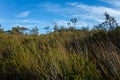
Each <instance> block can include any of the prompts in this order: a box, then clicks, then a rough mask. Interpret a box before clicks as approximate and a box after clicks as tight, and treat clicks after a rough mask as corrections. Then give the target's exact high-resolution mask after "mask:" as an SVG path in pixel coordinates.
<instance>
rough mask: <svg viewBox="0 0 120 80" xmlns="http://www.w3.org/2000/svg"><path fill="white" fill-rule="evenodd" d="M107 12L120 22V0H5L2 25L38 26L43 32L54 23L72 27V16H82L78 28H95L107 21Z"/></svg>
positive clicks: (0, 4)
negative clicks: (105, 15) (70, 23)
mask: <svg viewBox="0 0 120 80" xmlns="http://www.w3.org/2000/svg"><path fill="white" fill-rule="evenodd" d="M105 12H107V13H109V14H110V15H111V16H114V17H115V19H116V20H117V21H118V23H120V0H1V1H0V24H1V25H2V26H3V28H4V30H11V29H12V27H15V26H22V27H27V28H29V29H32V28H33V27H35V26H38V28H39V32H40V33H41V34H42V33H46V31H45V30H44V28H45V27H47V26H50V28H51V29H53V26H54V23H57V24H58V25H59V26H65V27H68V26H67V23H68V22H69V21H70V19H72V18H77V19H78V22H77V24H76V25H77V28H80V27H84V26H85V27H86V26H89V27H93V26H94V25H97V24H99V23H101V22H103V21H104V20H105V17H104V13H105Z"/></svg>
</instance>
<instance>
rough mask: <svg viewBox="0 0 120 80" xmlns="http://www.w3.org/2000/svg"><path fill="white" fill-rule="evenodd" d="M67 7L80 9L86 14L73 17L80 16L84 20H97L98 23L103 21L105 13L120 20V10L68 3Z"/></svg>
mask: <svg viewBox="0 0 120 80" xmlns="http://www.w3.org/2000/svg"><path fill="white" fill-rule="evenodd" d="M67 5H69V6H73V7H75V8H76V9H75V10H78V9H80V10H81V12H84V14H82V15H81V14H76V13H75V14H74V15H73V16H78V17H80V18H82V19H91V20H95V21H98V22H101V21H103V17H102V16H103V14H104V13H105V12H108V13H109V14H110V15H112V16H115V18H117V19H119V18H120V10H119V9H114V8H110V7H104V6H91V5H86V4H82V3H79V2H67Z"/></svg>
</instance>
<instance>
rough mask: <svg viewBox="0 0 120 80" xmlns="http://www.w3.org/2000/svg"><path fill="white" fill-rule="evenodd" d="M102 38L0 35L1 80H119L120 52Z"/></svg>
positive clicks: (68, 34)
mask: <svg viewBox="0 0 120 80" xmlns="http://www.w3.org/2000/svg"><path fill="white" fill-rule="evenodd" d="M101 34H102V33H95V34H93V33H92V32H90V31H88V32H87V31H76V32H75V31H74V32H72V31H70V32H65V31H63V32H61V33H59V34H57V33H50V34H47V35H41V36H25V35H6V34H4V35H0V79H1V80H110V79H111V80H119V79H120V77H119V71H120V70H119V66H120V63H119V59H120V58H119V52H118V51H117V48H116V46H115V45H114V44H113V43H112V41H111V40H110V39H109V37H108V36H107V35H106V34H104V33H103V34H102V35H101Z"/></svg>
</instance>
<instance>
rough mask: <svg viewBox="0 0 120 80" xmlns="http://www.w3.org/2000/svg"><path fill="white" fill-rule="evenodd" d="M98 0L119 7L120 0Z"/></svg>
mask: <svg viewBox="0 0 120 80" xmlns="http://www.w3.org/2000/svg"><path fill="white" fill-rule="evenodd" d="M99 1H101V2H105V3H108V4H110V5H112V6H115V7H120V0H99Z"/></svg>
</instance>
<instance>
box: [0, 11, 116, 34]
mask: <svg viewBox="0 0 120 80" xmlns="http://www.w3.org/2000/svg"><path fill="white" fill-rule="evenodd" d="M104 15H105V21H104V22H102V23H101V24H99V25H96V26H94V27H93V28H92V29H91V30H105V31H109V30H114V29H115V28H116V27H118V23H117V22H116V20H115V19H114V17H111V16H110V15H109V14H108V13H105V14H104ZM77 22H78V19H77V18H72V19H70V21H69V22H68V23H67V25H68V28H66V27H65V26H58V24H57V23H55V24H54V27H53V30H54V32H61V31H76V30H83V31H89V27H88V26H87V27H81V28H80V29H77V28H76V25H77ZM43 29H45V30H46V31H47V32H49V33H50V26H48V27H45V28H43ZM39 32H40V30H39V28H38V27H37V26H35V27H33V28H32V29H31V30H30V29H28V28H26V27H21V26H16V27H13V28H12V30H7V31H4V29H3V27H2V25H0V33H6V34H16V35H39Z"/></svg>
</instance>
